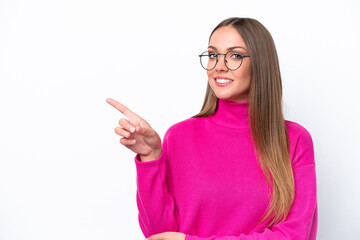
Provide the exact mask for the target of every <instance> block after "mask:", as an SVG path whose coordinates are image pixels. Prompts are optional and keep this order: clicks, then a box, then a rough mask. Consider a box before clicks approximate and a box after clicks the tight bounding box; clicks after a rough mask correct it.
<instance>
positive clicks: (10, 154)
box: [0, 0, 360, 240]
mask: <svg viewBox="0 0 360 240" xmlns="http://www.w3.org/2000/svg"><path fill="white" fill-rule="evenodd" d="M359 10H360V7H359V3H358V1H355V0H353V1H351V0H347V1H296V2H294V1H265V0H264V1H239V0H238V1H209V0H206V1H188V2H186V1H176V2H173V1H115V0H114V1H110V0H102V1H100V0H92V1H89V0H87V1H85V0H83V1H81V0H66V1H46V0H42V1H41V0H32V1H25V0H23V1H21V0H12V1H10V0H0V114H1V117H0V239H1V240H18V239H21V240H23V239H24V240H25V239H26V240H35V239H36V240H43V239H44V240H49V239H51V240H55V239H56V240H57V239H64V240H65V239H66V240H68V239H71V240H72V239H76V240H82V239H94V240H95V239H107V240H111V239H144V236H143V234H142V232H141V230H140V227H139V223H138V218H137V217H138V215H137V214H138V210H137V206H136V174H135V163H134V156H135V153H134V152H132V151H130V150H128V149H127V148H125V147H124V146H123V145H121V144H120V143H119V139H120V137H119V136H118V135H116V134H115V132H114V128H115V127H116V126H117V125H118V120H119V119H120V118H122V117H125V116H124V115H122V114H121V113H120V112H118V111H117V110H116V109H114V108H112V107H111V106H110V105H109V104H107V103H106V102H105V99H106V98H107V97H111V98H114V99H116V100H118V101H120V102H121V103H123V104H125V105H126V106H127V107H129V108H130V109H131V110H133V111H134V112H136V113H137V114H138V115H140V116H141V117H143V118H144V119H146V120H147V121H148V122H149V123H150V125H151V126H152V127H153V128H154V129H155V130H156V131H157V132H158V133H159V135H160V136H161V138H163V135H164V133H165V131H166V130H167V129H168V128H169V127H170V126H171V125H173V124H174V123H176V122H179V121H181V120H184V119H187V118H189V117H190V116H192V115H195V114H196V113H198V112H199V111H200V108H201V106H202V103H203V99H204V95H205V89H206V81H207V77H206V72H205V71H204V70H203V69H202V68H201V66H200V63H199V58H198V55H199V54H200V53H201V52H202V51H205V50H206V48H207V41H208V37H209V35H210V33H211V31H212V29H213V28H214V27H215V26H216V25H217V24H218V23H219V22H220V21H222V20H223V19H225V18H228V17H233V16H237V17H252V18H255V19H257V20H259V21H260V22H261V23H263V24H264V25H265V27H266V28H267V29H268V30H269V31H270V33H271V34H272V36H273V38H274V41H275V44H276V47H277V50H278V55H279V59H280V68H281V73H282V79H283V90H284V98H283V99H284V113H285V118H286V119H288V120H292V121H295V122H297V123H299V124H301V125H302V126H304V127H305V128H306V129H307V130H308V131H309V132H310V133H311V135H312V138H313V142H314V148H315V161H316V168H317V169H316V172H317V186H318V206H319V226H318V239H321V240H333V239H334V240H335V239H336V240H337V239H347V240H349V239H360V228H359V226H360V207H359V202H360V187H359V185H360V174H359V170H360V163H359V160H360V157H359V147H360V138H359V134H360V131H359V129H360V127H359V122H360V111H359V109H360V108H359V103H360V97H359V91H360V84H359V81H360V78H359V69H360V64H359V63H360V61H359V57H360V47H359V42H360V31H359V23H360V17H359Z"/></svg>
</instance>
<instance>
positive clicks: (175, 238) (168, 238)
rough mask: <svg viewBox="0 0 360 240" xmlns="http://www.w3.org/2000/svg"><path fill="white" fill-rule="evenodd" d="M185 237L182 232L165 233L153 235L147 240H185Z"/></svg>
mask: <svg viewBox="0 0 360 240" xmlns="http://www.w3.org/2000/svg"><path fill="white" fill-rule="evenodd" d="M185 236H186V235H185V234H184V233H180V232H163V233H158V234H154V235H151V236H150V237H148V238H147V239H146V240H185Z"/></svg>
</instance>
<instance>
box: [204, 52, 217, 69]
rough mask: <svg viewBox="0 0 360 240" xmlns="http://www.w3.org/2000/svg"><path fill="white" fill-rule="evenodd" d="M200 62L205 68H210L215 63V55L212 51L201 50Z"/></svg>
mask: <svg viewBox="0 0 360 240" xmlns="http://www.w3.org/2000/svg"><path fill="white" fill-rule="evenodd" d="M200 63H201V66H202V67H203V68H205V69H206V70H211V69H213V68H214V67H215V65H216V56H215V54H214V53H212V52H203V53H202V54H201V55H200Z"/></svg>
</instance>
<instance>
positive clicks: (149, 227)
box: [134, 132, 178, 238]
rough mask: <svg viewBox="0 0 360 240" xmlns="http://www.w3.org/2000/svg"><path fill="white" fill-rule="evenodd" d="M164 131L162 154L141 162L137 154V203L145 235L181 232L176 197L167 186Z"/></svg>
mask: <svg viewBox="0 0 360 240" xmlns="http://www.w3.org/2000/svg"><path fill="white" fill-rule="evenodd" d="M167 133H168V132H166V133H165V136H164V141H163V143H162V153H161V155H160V156H159V158H157V159H154V160H152V161H147V162H141V159H140V156H139V154H137V155H136V156H135V159H134V160H135V164H136V172H137V176H136V185H137V192H136V202H137V207H138V210H139V215H138V219H139V224H140V228H141V230H142V232H143V234H144V235H145V237H146V238H147V237H150V236H151V235H153V234H157V233H161V232H166V231H174V232H177V231H178V223H177V221H176V216H177V212H176V211H177V209H176V206H175V201H174V197H173V196H172V194H171V193H170V191H169V186H168V181H167V179H168V177H169V176H168V174H169V171H168V169H167V168H168V166H167V161H168V160H167V159H166V158H167V154H166V153H167V141H168V134H167Z"/></svg>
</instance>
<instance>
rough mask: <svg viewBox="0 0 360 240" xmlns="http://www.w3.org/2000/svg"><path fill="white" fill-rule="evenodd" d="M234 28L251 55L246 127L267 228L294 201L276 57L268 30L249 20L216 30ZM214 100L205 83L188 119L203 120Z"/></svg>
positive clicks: (233, 21) (234, 21)
mask: <svg viewBox="0 0 360 240" xmlns="http://www.w3.org/2000/svg"><path fill="white" fill-rule="evenodd" d="M224 26H232V27H234V28H235V29H236V30H237V31H238V32H239V34H240V35H241V37H242V39H243V40H244V42H245V44H246V46H247V48H248V51H249V55H250V56H251V58H250V59H251V66H252V69H251V72H252V75H251V82H250V90H249V95H248V100H249V124H250V129H251V137H252V140H253V143H254V146H255V151H256V156H257V160H258V161H259V164H260V166H261V168H262V170H263V172H264V175H265V177H266V183H267V187H268V193H269V194H271V200H270V203H269V206H268V208H267V209H266V212H265V213H264V215H263V216H262V218H261V219H260V220H259V222H258V224H259V223H262V222H263V221H265V220H266V219H267V218H269V217H270V219H271V221H270V222H269V223H268V225H267V227H271V226H273V225H274V224H277V223H279V222H281V221H284V220H285V219H286V217H287V216H288V214H289V211H290V208H291V206H292V203H293V201H294V194H295V193H294V192H295V186H294V175H293V171H292V166H291V160H290V153H289V138H288V132H287V129H286V125H285V119H284V116H283V112H282V83H281V76H280V68H279V61H278V56H277V52H276V48H275V44H274V41H273V39H272V37H271V35H270V33H269V31H268V30H267V29H266V28H265V27H264V26H263V25H262V24H261V23H260V22H259V21H257V20H255V19H251V18H236V17H233V18H228V19H225V20H224V21H222V22H221V23H219V24H218V25H217V26H216V27H215V29H214V30H213V31H212V33H211V34H210V37H209V41H210V38H211V36H212V34H213V33H214V32H215V31H216V30H217V29H218V28H220V27H224ZM217 106H218V98H217V97H216V95H215V93H214V92H213V90H212V89H211V87H210V85H209V83H208V84H207V88H206V94H205V99H204V103H203V106H202V108H201V111H200V112H199V113H198V114H196V115H194V116H192V117H207V116H210V115H213V114H214V113H215V112H216V109H217Z"/></svg>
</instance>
